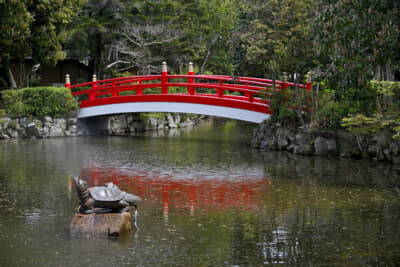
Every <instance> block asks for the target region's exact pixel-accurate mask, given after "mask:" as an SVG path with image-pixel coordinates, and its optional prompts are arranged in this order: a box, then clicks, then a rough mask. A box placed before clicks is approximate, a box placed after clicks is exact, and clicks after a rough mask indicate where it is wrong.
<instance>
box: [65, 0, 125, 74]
mask: <svg viewBox="0 0 400 267" xmlns="http://www.w3.org/2000/svg"><path fill="white" fill-rule="evenodd" d="M124 10H125V6H124V3H123V2H121V1H119V0H90V1H88V2H86V3H85V5H84V6H83V7H82V10H81V12H80V15H79V16H76V17H75V18H74V20H73V21H72V23H71V24H70V25H69V29H70V30H69V36H68V42H67V44H66V47H67V48H68V50H69V52H70V54H71V55H74V56H77V57H79V58H83V57H87V56H89V57H91V58H92V61H91V62H90V63H91V65H90V67H91V69H92V73H94V74H96V75H97V77H99V78H101V77H103V76H104V70H105V69H106V65H108V64H109V61H110V57H111V55H110V53H111V49H112V43H113V41H114V40H115V39H118V37H119V36H118V35H116V34H115V31H116V30H117V29H118V28H119V27H121V26H122V25H123V12H124Z"/></svg>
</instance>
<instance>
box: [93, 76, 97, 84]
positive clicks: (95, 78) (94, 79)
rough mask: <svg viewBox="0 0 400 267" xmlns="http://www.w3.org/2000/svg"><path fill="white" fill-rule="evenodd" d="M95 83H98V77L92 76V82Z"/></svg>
mask: <svg viewBox="0 0 400 267" xmlns="http://www.w3.org/2000/svg"><path fill="white" fill-rule="evenodd" d="M95 81H97V76H96V74H93V76H92V82H95Z"/></svg>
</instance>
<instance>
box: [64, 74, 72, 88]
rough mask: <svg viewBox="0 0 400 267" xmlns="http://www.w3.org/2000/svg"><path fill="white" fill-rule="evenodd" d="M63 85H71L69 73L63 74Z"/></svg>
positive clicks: (67, 86) (68, 86)
mask: <svg viewBox="0 0 400 267" xmlns="http://www.w3.org/2000/svg"><path fill="white" fill-rule="evenodd" d="M65 87H66V88H70V87H71V79H70V78H69V74H66V75H65Z"/></svg>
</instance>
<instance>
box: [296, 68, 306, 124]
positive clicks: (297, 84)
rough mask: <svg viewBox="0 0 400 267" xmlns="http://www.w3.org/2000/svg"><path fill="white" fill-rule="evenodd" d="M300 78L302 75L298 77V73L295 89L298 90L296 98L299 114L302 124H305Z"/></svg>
mask: <svg viewBox="0 0 400 267" xmlns="http://www.w3.org/2000/svg"><path fill="white" fill-rule="evenodd" d="M299 76H300V75H299ZM299 79H300V77H297V75H296V79H295V82H294V90H295V92H296V99H297V115H298V117H299V120H300V123H301V126H304V119H303V114H302V113H303V107H302V103H301V96H300V88H299V83H298V80H299Z"/></svg>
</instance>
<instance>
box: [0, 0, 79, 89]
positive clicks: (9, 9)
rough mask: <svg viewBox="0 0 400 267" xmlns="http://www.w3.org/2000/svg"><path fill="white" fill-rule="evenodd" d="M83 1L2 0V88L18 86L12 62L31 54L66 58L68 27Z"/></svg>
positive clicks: (46, 60) (42, 59) (49, 59)
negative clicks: (64, 47)
mask: <svg viewBox="0 0 400 267" xmlns="http://www.w3.org/2000/svg"><path fill="white" fill-rule="evenodd" d="M81 3H82V0H23V1H22V0H21V1H15V0H11V1H4V0H2V1H0V14H1V16H0V88H1V87H8V88H11V87H13V88H16V86H17V85H16V83H15V80H14V77H13V74H12V72H11V69H10V67H11V66H10V64H11V63H12V62H13V63H20V62H22V61H23V59H24V58H26V57H30V58H31V59H32V60H33V62H34V63H35V64H55V63H56V62H57V61H58V60H59V59H63V58H64V57H65V52H64V51H63V49H62V43H63V41H65V38H66V31H65V30H66V26H67V25H68V24H69V23H70V22H71V19H72V17H73V15H74V14H76V13H77V11H78V7H79V6H80V4H81Z"/></svg>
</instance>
